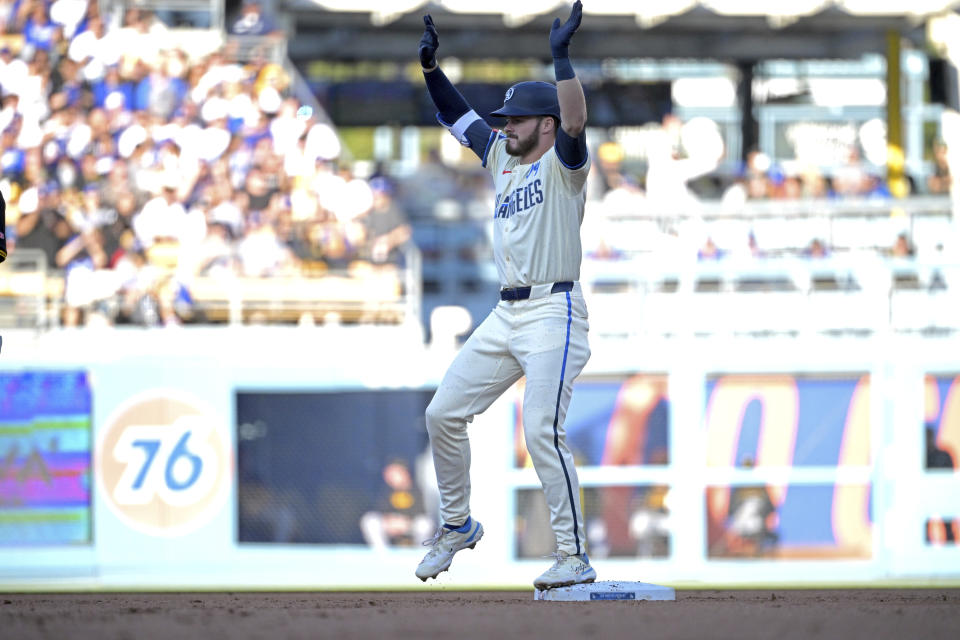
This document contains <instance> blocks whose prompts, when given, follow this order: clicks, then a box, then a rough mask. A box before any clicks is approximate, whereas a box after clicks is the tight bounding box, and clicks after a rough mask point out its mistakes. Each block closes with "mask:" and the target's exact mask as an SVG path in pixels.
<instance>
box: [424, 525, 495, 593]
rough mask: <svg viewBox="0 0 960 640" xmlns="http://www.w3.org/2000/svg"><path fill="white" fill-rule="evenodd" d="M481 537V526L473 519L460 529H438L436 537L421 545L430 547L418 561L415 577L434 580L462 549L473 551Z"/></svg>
mask: <svg viewBox="0 0 960 640" xmlns="http://www.w3.org/2000/svg"><path fill="white" fill-rule="evenodd" d="M482 537H483V525H481V524H480V523H479V522H477V521H476V520H474V519H472V518H471V519H469V520H467V522H466V523H465V524H464V525H463V526H462V527H461V528H460V529H448V528H446V527H440V528H439V529H437V533H436V535H434V536H433V538H431V539H430V540H427V541H425V542H424V543H423V544H424V545H425V546H429V547H430V551H428V552H427V555H425V556H424V557H423V560H421V561H420V566H418V567H417V577H418V578H420V579H421V580H423V581H424V582H426V581H427V578H436V577H437V576H438V575H440V574H441V573H443V572H444V571H446V570H447V569H449V568H450V563H451V562H453V556H454V554H456V553H457V551H460V550H462V549H473V548H474V547H475V546H477V542H478V541H479V540H480V538H482Z"/></svg>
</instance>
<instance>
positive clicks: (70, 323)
mask: <svg viewBox="0 0 960 640" xmlns="http://www.w3.org/2000/svg"><path fill="white" fill-rule="evenodd" d="M107 265H108V256H107V253H106V251H105V250H104V247H103V234H102V232H101V230H100V228H99V227H96V226H93V225H86V226H84V227H83V228H82V229H81V230H80V231H79V232H78V233H76V234H75V235H74V236H73V237H72V238H71V239H70V240H68V241H67V243H66V244H64V245H63V247H62V248H61V249H60V251H58V252H57V266H58V267H59V268H61V269H63V271H64V309H63V317H62V319H61V320H62V322H63V325H64V326H66V327H76V326H80V325H82V324H84V322H85V321H86V319H87V316H88V314H89V313H90V311H91V309H92V306H93V304H94V302H96V301H97V300H99V299H100V298H102V297H106V296H104V295H102V292H101V291H100V290H98V281H97V280H96V279H95V277H94V272H95V271H97V270H100V269H103V268H104V267H106V266H107ZM110 293H112V292H110Z"/></svg>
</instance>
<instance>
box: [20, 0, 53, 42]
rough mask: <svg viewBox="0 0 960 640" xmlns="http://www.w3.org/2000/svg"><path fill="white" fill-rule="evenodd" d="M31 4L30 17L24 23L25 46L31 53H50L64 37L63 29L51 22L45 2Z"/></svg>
mask: <svg viewBox="0 0 960 640" xmlns="http://www.w3.org/2000/svg"><path fill="white" fill-rule="evenodd" d="M25 4H27V3H25ZM29 4H30V10H29V11H30V13H29V16H28V17H27V18H26V19H25V20H24V21H23V45H24V47H25V48H26V49H27V50H28V51H31V52H33V51H37V50H40V51H47V52H49V51H51V50H52V49H53V48H54V47H55V46H56V45H57V43H58V42H59V41H60V40H61V38H62V37H63V29H61V28H60V27H59V26H58V25H56V24H54V23H53V22H51V20H50V17H49V16H48V15H47V7H46V5H45V4H44V3H43V2H40V1H34V2H31V3H29Z"/></svg>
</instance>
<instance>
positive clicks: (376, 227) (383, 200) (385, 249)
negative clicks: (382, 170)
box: [360, 177, 413, 264]
mask: <svg viewBox="0 0 960 640" xmlns="http://www.w3.org/2000/svg"><path fill="white" fill-rule="evenodd" d="M370 189H371V191H372V192H373V205H372V206H371V207H370V209H369V211H368V212H367V213H365V214H364V215H362V216H361V218H360V222H361V223H362V224H363V225H364V226H365V227H366V228H365V235H366V238H367V243H368V247H369V249H368V250H369V255H370V259H371V260H372V261H373V262H374V263H378V264H380V263H384V262H389V263H392V264H402V263H403V254H402V253H401V250H400V248H401V247H402V246H403V245H405V244H406V243H407V242H408V241H409V240H410V238H411V236H412V235H413V233H412V230H411V228H410V223H409V222H408V221H407V216H406V215H405V214H404V213H403V211H402V210H401V209H400V207H399V206H398V205H397V204H396V202H394V200H393V193H394V186H393V183H391V182H390V181H389V180H388V179H387V178H383V177H381V178H374V179H373V180H371V181H370Z"/></svg>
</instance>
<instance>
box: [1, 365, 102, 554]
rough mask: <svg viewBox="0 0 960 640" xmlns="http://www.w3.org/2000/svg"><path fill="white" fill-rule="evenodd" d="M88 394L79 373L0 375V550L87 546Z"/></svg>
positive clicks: (87, 384) (83, 375)
mask: <svg viewBox="0 0 960 640" xmlns="http://www.w3.org/2000/svg"><path fill="white" fill-rule="evenodd" d="M90 409H91V393H90V382H89V379H88V376H87V373H86V372H85V371H59V370H27V371H19V372H0V545H18V546H26V545H86V544H89V543H90V542H91V539H92V518H91V509H90V493H91V491H90V479H91V477H90V475H91V474H90V461H91V446H90V445H91V438H92V425H91V416H90Z"/></svg>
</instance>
